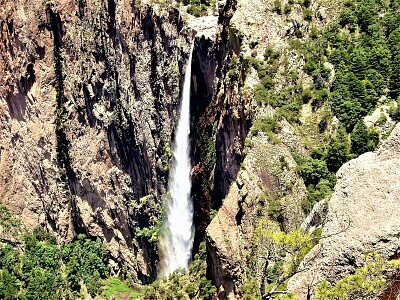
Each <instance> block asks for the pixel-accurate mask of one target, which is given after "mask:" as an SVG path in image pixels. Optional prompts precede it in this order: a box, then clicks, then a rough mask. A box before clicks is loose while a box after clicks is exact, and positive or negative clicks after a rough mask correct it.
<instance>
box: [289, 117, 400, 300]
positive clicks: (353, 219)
mask: <svg viewBox="0 0 400 300" xmlns="http://www.w3.org/2000/svg"><path fill="white" fill-rule="evenodd" d="M399 154H400V125H397V126H396V127H395V129H394V130H393V132H392V133H391V135H390V137H389V139H388V140H387V141H385V142H384V143H383V145H382V146H381V147H380V148H379V149H378V150H377V151H375V152H369V153H365V154H363V155H361V156H360V157H358V158H356V159H353V160H351V161H349V162H348V163H346V164H345V165H343V166H342V167H341V168H340V170H339V171H338V173H337V177H338V182H337V184H336V187H335V191H334V194H333V195H332V198H331V200H330V202H329V207H328V213H327V217H326V221H325V225H324V227H323V232H322V237H325V238H323V239H321V240H320V242H319V244H318V245H317V246H315V247H314V248H313V249H312V250H311V251H310V253H309V254H307V256H306V257H305V258H304V261H303V266H304V267H306V268H307V270H306V271H305V272H302V273H299V274H297V275H296V276H294V277H293V278H292V279H291V280H290V281H289V283H288V288H289V290H291V291H294V292H295V293H296V294H297V295H298V297H299V299H306V295H307V289H308V287H311V289H312V290H313V289H314V288H315V286H316V285H317V284H318V283H319V282H320V281H321V280H327V281H328V282H330V283H335V282H337V281H338V280H339V279H340V278H342V277H343V276H344V275H345V274H348V273H350V272H353V271H354V269H355V268H356V267H360V266H361V265H362V257H361V256H362V254H366V253H369V252H371V251H377V252H378V253H380V254H381V255H382V256H383V257H385V258H387V259H390V258H392V257H395V256H397V255H398V253H399V249H400V218H399V216H400V155H399ZM307 261H309V263H305V262H307Z"/></svg>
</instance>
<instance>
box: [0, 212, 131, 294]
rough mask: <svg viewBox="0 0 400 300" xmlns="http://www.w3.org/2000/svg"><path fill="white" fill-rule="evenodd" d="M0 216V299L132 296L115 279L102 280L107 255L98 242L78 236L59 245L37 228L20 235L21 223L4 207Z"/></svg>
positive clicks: (107, 259) (108, 271) (108, 266)
mask: <svg viewBox="0 0 400 300" xmlns="http://www.w3.org/2000/svg"><path fill="white" fill-rule="evenodd" d="M0 211H1V215H0V226H1V230H2V232H1V233H2V234H1V236H2V244H1V245H0V298H1V299H8V300H12V299H26V300H36V299H79V298H84V297H86V295H90V296H92V297H95V296H98V297H100V298H104V297H105V298H106V299H109V298H110V296H111V295H112V294H113V293H114V292H116V291H118V292H125V293H126V292H128V293H129V294H132V293H133V289H132V288H129V287H127V286H125V289H122V290H121V285H122V284H123V283H122V282H121V281H120V280H119V279H117V278H110V279H108V280H105V279H106V278H108V277H109V276H110V265H109V259H110V255H109V251H108V250H107V249H106V247H105V245H104V244H103V243H102V242H101V241H100V240H99V239H97V240H91V239H88V238H87V237H85V236H84V235H82V234H80V235H78V236H77V238H76V239H75V240H74V241H72V242H70V243H65V244H63V245H61V244H59V243H58V242H57V240H56V238H55V236H54V235H52V234H50V233H48V232H46V231H44V230H43V229H42V228H40V227H37V228H35V229H34V230H33V231H32V232H24V231H23V230H21V228H20V227H21V224H22V223H21V222H20V219H19V218H17V217H15V216H14V215H13V214H11V213H10V212H9V211H8V209H7V208H5V206H3V205H1V206H0ZM9 233H12V235H10V234H9ZM116 281H118V282H116ZM116 283H118V284H116Z"/></svg>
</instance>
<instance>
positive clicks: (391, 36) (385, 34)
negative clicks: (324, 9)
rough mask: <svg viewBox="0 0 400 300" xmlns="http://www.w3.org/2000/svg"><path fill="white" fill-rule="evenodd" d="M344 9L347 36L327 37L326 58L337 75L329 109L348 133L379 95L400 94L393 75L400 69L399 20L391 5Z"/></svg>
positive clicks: (366, 1) (368, 1)
mask: <svg viewBox="0 0 400 300" xmlns="http://www.w3.org/2000/svg"><path fill="white" fill-rule="evenodd" d="M347 6H348V8H347V9H345V10H344V11H343V12H342V13H341V16H340V21H339V24H340V26H341V27H342V28H347V29H349V30H350V33H346V31H340V30H337V31H336V32H335V33H333V34H331V35H329V42H330V44H331V45H330V46H331V47H332V50H331V51H330V57H329V58H330V60H331V62H332V63H334V65H335V69H336V72H337V76H336V79H335V81H334V83H333V88H332V92H333V95H332V96H333V97H332V108H333V110H334V112H335V114H336V115H337V117H338V118H339V120H340V121H341V122H343V123H344V124H345V126H346V128H347V129H348V131H349V132H350V131H351V130H352V129H353V128H354V126H355V125H356V124H357V122H358V121H359V120H361V118H362V117H364V116H365V115H366V114H367V113H369V112H370V111H371V110H372V109H373V108H374V107H375V106H376V104H377V100H378V99H379V97H380V96H381V95H384V94H385V93H387V92H388V95H390V96H391V97H393V98H394V99H396V98H397V96H398V95H399V94H398V92H399V89H398V87H399V85H398V82H399V77H398V76H397V75H394V74H398V71H399V70H400V69H399V68H398V66H399V60H398V59H396V58H397V57H396V56H397V55H398V53H399V51H398V49H399V46H398V45H399V42H400V39H399V38H400V35H399V34H398V33H397V32H396V30H397V31H398V26H399V24H400V18H398V16H397V17H394V15H393V13H394V11H395V9H396V8H395V7H396V6H395V5H394V4H393V2H392V3H390V4H387V3H386V2H383V1H375V0H362V1H349V2H348V5H347ZM382 11H385V14H384V15H383V16H382V15H380V14H381V12H382ZM397 15H398V14H397ZM394 24H397V25H394Z"/></svg>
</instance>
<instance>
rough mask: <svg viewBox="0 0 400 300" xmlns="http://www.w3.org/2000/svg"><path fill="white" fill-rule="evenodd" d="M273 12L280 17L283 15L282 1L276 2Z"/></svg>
mask: <svg viewBox="0 0 400 300" xmlns="http://www.w3.org/2000/svg"><path fill="white" fill-rule="evenodd" d="M272 11H274V12H276V13H277V14H278V15H280V14H282V2H281V1H280V0H275V1H274V8H273V9H272Z"/></svg>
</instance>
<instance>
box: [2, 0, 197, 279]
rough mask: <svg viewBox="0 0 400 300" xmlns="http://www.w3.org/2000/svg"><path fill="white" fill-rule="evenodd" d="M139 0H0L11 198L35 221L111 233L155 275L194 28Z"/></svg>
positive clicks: (138, 271) (132, 262)
mask: <svg viewBox="0 0 400 300" xmlns="http://www.w3.org/2000/svg"><path fill="white" fill-rule="evenodd" d="M137 2H138V1H128V0H123V1H114V0H109V1H97V0H79V1H27V0H20V1H6V0H2V1H0V16H1V17H0V74H1V76H0V132H1V133H0V199H1V202H2V203H4V204H6V205H7V207H9V208H10V209H11V210H12V211H14V212H15V213H16V214H17V215H19V216H21V217H22V219H23V221H24V223H25V225H26V227H27V229H32V228H33V227H35V226H38V225H41V226H44V227H46V228H48V230H50V231H53V232H55V233H56V234H57V236H58V237H59V238H60V239H61V240H64V241H68V240H71V239H72V238H73V237H74V236H75V235H76V234H77V233H85V234H87V235H88V236H91V237H100V238H101V239H102V240H104V241H105V242H106V243H107V245H108V247H109V249H110V250H111V254H112V256H113V258H114V259H115V261H116V262H117V263H122V262H124V264H126V265H127V266H128V268H129V269H131V270H132V271H133V273H132V274H133V275H134V278H135V277H136V278H137V279H141V280H142V281H144V282H146V281H150V280H152V279H154V277H155V261H156V260H157V256H156V253H155V245H154V244H152V243H151V242H149V241H148V240H147V239H146V237H143V236H141V235H140V230H141V229H143V228H145V227H150V228H151V227H152V226H156V225H157V224H158V222H159V218H160V213H161V202H162V195H164V194H165V187H166V178H167V176H166V175H167V174H168V167H169V161H170V159H171V154H170V151H169V149H170V144H169V143H170V141H171V136H172V130H173V128H174V126H175V124H174V123H175V120H176V114H177V107H178V106H179V94H180V86H181V78H182V74H183V73H184V70H183V68H184V65H185V62H186V59H187V55H188V51H189V44H190V39H191V37H190V34H187V31H186V29H185V28H184V21H183V20H182V19H181V17H180V14H179V12H178V11H177V10H175V9H174V8H168V7H159V9H158V10H155V9H154V8H153V7H151V6H147V5H140V3H137Z"/></svg>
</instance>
